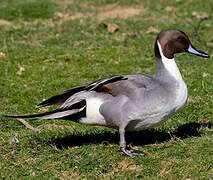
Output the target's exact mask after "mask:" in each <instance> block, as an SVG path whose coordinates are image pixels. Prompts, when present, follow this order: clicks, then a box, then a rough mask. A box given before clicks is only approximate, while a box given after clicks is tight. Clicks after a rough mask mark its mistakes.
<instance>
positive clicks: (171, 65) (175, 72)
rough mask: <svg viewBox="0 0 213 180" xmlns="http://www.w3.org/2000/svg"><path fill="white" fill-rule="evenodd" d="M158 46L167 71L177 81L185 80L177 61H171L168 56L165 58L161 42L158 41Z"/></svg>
mask: <svg viewBox="0 0 213 180" xmlns="http://www.w3.org/2000/svg"><path fill="white" fill-rule="evenodd" d="M157 44H158V48H159V51H160V55H161V60H162V62H163V65H164V67H165V68H166V70H167V71H168V72H169V74H170V75H172V76H173V77H174V78H175V79H176V80H183V79H182V76H181V74H180V71H179V69H178V67H177V65H176V63H175V59H174V58H172V59H169V58H167V57H166V56H164V54H163V51H162V48H161V45H160V43H159V41H157Z"/></svg>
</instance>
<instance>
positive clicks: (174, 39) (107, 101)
mask: <svg viewBox="0 0 213 180" xmlns="http://www.w3.org/2000/svg"><path fill="white" fill-rule="evenodd" d="M184 52H186V53H190V54H193V55H197V56H200V57H203V58H210V56H209V55H208V54H206V53H204V52H202V51H199V50H197V49H196V48H195V47H194V46H193V45H192V44H191V41H190V40H189V38H188V36H187V35H186V34H185V33H184V32H183V31H181V30H177V29H167V30H163V31H161V32H160V33H159V34H158V35H157V38H156V40H155V44H154V54H155V58H156V71H155V74H154V76H150V75H146V74H121V75H117V76H112V77H109V78H103V79H98V80H96V81H93V82H90V83H87V84H83V85H80V86H77V87H73V88H71V89H69V90H67V91H65V92H64V93H62V94H59V95H55V96H52V97H50V98H49V99H47V100H45V101H43V102H41V103H40V104H38V106H39V107H42V106H51V105H58V108H56V109H55V110H53V111H48V112H44V113H40V114H31V115H20V116H19V115H17V116H13V115H5V116H4V117H7V118H38V119H63V120H70V121H73V122H76V123H81V124H87V125H93V126H104V127H109V128H114V129H117V130H118V132H119V135H120V141H119V145H120V151H121V152H122V153H123V154H125V155H127V156H145V153H144V152H143V151H139V150H135V149H133V148H130V147H129V146H128V145H127V143H126V138H125V133H126V132H127V131H141V130H144V129H148V128H153V127H156V126H158V125H159V124H161V123H163V122H164V121H166V120H168V119H169V118H170V117H171V116H172V115H174V114H175V113H177V112H179V111H180V110H181V109H183V107H184V106H185V105H186V102H187V99H188V91H187V85H186V83H185V82H184V80H183V78H182V76H181V73H180V71H179V69H178V67H177V65H176V62H175V59H174V55H175V54H176V53H184Z"/></svg>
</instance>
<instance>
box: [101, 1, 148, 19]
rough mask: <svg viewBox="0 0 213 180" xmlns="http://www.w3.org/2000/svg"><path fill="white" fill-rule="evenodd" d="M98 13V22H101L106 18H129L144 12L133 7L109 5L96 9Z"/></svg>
mask: <svg viewBox="0 0 213 180" xmlns="http://www.w3.org/2000/svg"><path fill="white" fill-rule="evenodd" d="M98 9H99V11H100V13H98V14H97V18H98V20H100V21H102V20H104V19H107V18H111V19H114V18H123V19H126V18H129V17H133V16H136V15H139V14H142V13H144V12H145V9H138V8H134V7H121V6H119V5H118V4H110V5H107V6H104V7H101V8H98Z"/></svg>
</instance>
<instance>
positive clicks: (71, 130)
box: [0, 0, 213, 179]
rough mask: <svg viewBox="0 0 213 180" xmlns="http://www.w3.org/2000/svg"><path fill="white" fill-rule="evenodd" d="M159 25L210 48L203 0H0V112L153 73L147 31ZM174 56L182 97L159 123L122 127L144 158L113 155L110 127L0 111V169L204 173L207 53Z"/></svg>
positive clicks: (1, 174) (208, 124) (212, 7)
mask: <svg viewBox="0 0 213 180" xmlns="http://www.w3.org/2000/svg"><path fill="white" fill-rule="evenodd" d="M168 28H176V29H181V30H183V31H184V32H186V33H187V34H188V35H189V37H190V39H191V41H192V43H193V44H194V45H195V46H196V47H197V48H199V49H201V50H203V51H204V52H207V53H209V54H210V55H211V56H212V55H213V35H212V32H213V4H212V2H211V1H210V0H206V1H199V0H193V1H192V0H190V1H184V0H176V1H168V0H167V1H161V2H160V3H159V1H157V0H150V1H138V0H133V1H128V0H121V1H119V2H118V1H115V0H108V1H106V0H82V1H77V0H45V1H42V0H10V1H5V0H0V114H29V113H36V112H43V111H46V110H48V108H42V109H37V108H36V105H37V104H39V103H40V102H41V101H42V100H44V99H46V98H48V97H50V96H52V95H56V94H58V93H61V92H63V91H64V90H66V89H68V88H71V87H73V86H76V85H80V84H82V83H86V82H89V81H93V80H95V79H97V78H103V77H107V76H111V75H118V74H126V73H141V72H143V73H146V74H153V73H154V70H155V60H154V53H153V45H154V40H155V38H156V35H157V34H158V32H160V31H161V30H162V29H168ZM176 61H177V64H178V66H179V68H180V70H181V72H182V75H183V78H184V80H185V82H186V83H187V85H188V89H189V101H188V104H187V106H186V107H185V108H184V110H183V111H181V112H180V113H178V114H177V115H175V116H174V117H172V118H171V119H170V120H168V121H167V122H166V123H164V124H163V125H161V126H160V127H158V128H155V129H149V130H145V131H141V132H136V133H127V141H128V143H130V144H132V146H138V147H137V148H138V149H141V150H143V151H144V152H145V153H146V154H147V156H146V157H127V156H124V155H122V154H121V153H120V152H119V151H118V149H119V145H118V140H119V135H118V133H117V131H115V130H112V129H108V128H100V127H89V126H84V125H80V124H76V123H73V122H69V121H62V120H48V121H47V120H46V121H45V120H44V121H41V120H38V121H36V120H27V122H28V123H29V124H30V125H32V126H33V127H35V128H37V129H38V131H33V130H30V129H27V128H26V127H25V126H24V125H23V124H22V123H21V122H19V121H17V120H14V119H10V118H1V121H0V131H1V133H0V178H1V179H23V178H26V179H31V178H32V179H43V178H44V179H54V178H55V179H208V178H209V179H211V178H213V133H212V123H213V120H212V119H213V72H212V69H213V61H212V58H211V59H201V58H200V57H197V56H192V55H188V54H181V55H177V56H176ZM10 137H16V138H17V139H18V140H19V142H18V143H16V144H10V143H9V139H10ZM141 146H143V147H141Z"/></svg>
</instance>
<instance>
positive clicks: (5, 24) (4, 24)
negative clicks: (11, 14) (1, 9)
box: [0, 19, 12, 26]
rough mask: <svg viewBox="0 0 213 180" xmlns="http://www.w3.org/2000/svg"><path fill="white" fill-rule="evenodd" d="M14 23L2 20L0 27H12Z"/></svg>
mask: <svg viewBox="0 0 213 180" xmlns="http://www.w3.org/2000/svg"><path fill="white" fill-rule="evenodd" d="M11 24H12V23H11V22H10V21H6V20H4V19H0V26H10V25H11Z"/></svg>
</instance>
